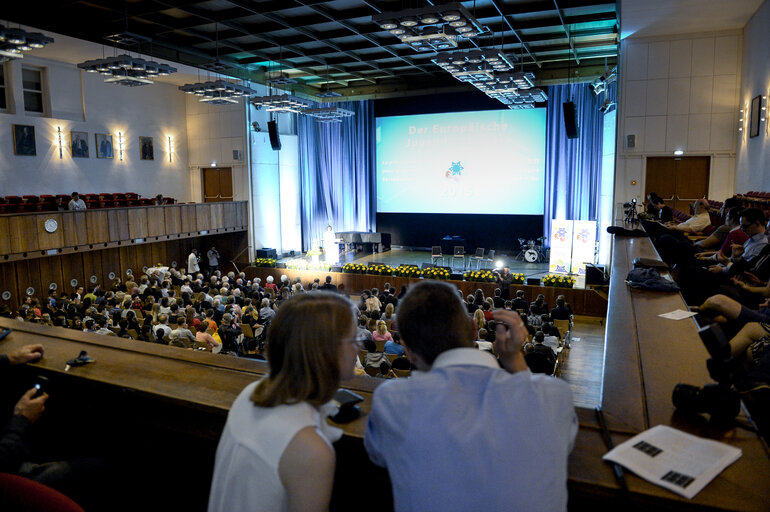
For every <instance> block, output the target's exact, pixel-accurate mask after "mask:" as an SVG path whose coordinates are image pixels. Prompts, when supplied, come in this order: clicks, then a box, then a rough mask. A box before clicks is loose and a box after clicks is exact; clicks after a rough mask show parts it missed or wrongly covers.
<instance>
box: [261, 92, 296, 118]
mask: <svg viewBox="0 0 770 512" xmlns="http://www.w3.org/2000/svg"><path fill="white" fill-rule="evenodd" d="M251 104H252V105H254V106H255V107H257V108H264V109H265V110H266V111H267V112H275V113H278V114H284V113H291V114H302V113H304V110H305V109H306V108H308V106H309V105H308V103H306V102H304V101H302V100H299V99H297V98H294V97H293V96H289V95H288V94H279V95H273V96H255V97H254V98H251Z"/></svg>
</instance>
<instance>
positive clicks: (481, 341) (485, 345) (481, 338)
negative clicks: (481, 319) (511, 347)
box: [476, 327, 492, 352]
mask: <svg viewBox="0 0 770 512" xmlns="http://www.w3.org/2000/svg"><path fill="white" fill-rule="evenodd" d="M487 335H488V332H487V330H486V329H485V328H483V327H482V328H481V329H479V332H478V334H477V336H476V346H477V347H478V349H479V350H486V351H488V352H492V342H491V341H487Z"/></svg>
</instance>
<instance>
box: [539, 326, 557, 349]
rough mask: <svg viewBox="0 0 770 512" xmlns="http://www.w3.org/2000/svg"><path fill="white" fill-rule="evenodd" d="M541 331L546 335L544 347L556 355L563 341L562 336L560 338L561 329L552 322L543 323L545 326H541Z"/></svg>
mask: <svg viewBox="0 0 770 512" xmlns="http://www.w3.org/2000/svg"><path fill="white" fill-rule="evenodd" d="M540 330H541V331H543V334H544V335H545V337H544V338H543V345H545V346H546V347H548V348H550V349H551V350H553V351H554V353H555V352H556V350H557V349H558V348H559V340H560V339H561V336H559V329H557V328H556V326H554V325H553V324H551V323H550V322H543V325H541V326H540Z"/></svg>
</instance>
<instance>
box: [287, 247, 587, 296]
mask: <svg viewBox="0 0 770 512" xmlns="http://www.w3.org/2000/svg"><path fill="white" fill-rule="evenodd" d="M517 254H518V251H517V252H516V253H513V254H509V253H503V254H496V255H495V258H494V262H493V263H492V264H490V263H489V262H488V261H487V262H484V261H482V262H481V263H482V265H481V267H482V268H493V267H495V266H496V264H495V262H498V261H501V262H502V263H503V264H502V266H506V265H507V266H508V267H510V269H511V273H513V274H524V276H525V278H536V279H542V278H543V276H545V275H547V274H548V273H549V272H548V261H547V260H546V261H543V262H538V263H528V262H526V261H518V260H516V259H515V257H516V255H517ZM471 256H473V254H466V255H465V270H470V269H471V263H472V269H473V270H476V267H477V265H476V264H477V262H476V261H475V260H472V259H471ZM297 257H299V256H293V257H286V258H281V259H279V260H278V262H279V263H286V262H287V261H289V260H292V259H295V258H297ZM485 257H486V254H485ZM452 259H453V258H452V256H451V255H449V256H447V255H444V262H443V263H439V262H438V261H437V262H436V265H438V266H446V267H453V269H454V272H456V273H462V272H463V266H462V262H460V261H459V259H458V260H457V261H456V262H454V265H453V261H452ZM353 262H355V263H361V264H364V265H368V264H369V263H372V262H378V263H384V264H386V265H390V266H391V267H393V268H396V267H398V266H399V265H402V264H403V265H417V266H419V267H422V265H423V263H430V262H431V252H430V251H429V250H407V249H403V248H399V247H398V246H395V247H393V248H392V249H391V250H390V251H385V252H383V253H371V252H365V251H364V252H358V253H353V252H349V253H344V252H340V265H344V264H345V263H353ZM572 277H574V278H575V279H576V282H575V288H585V276H572Z"/></svg>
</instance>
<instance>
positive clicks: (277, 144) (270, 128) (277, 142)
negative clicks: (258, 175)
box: [267, 121, 281, 151]
mask: <svg viewBox="0 0 770 512" xmlns="http://www.w3.org/2000/svg"><path fill="white" fill-rule="evenodd" d="M267 132H268V134H269V135H270V146H271V147H272V148H273V149H274V150H276V151H278V150H279V149H281V139H280V138H279V137H278V123H276V122H275V121H269V122H268V123H267Z"/></svg>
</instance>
